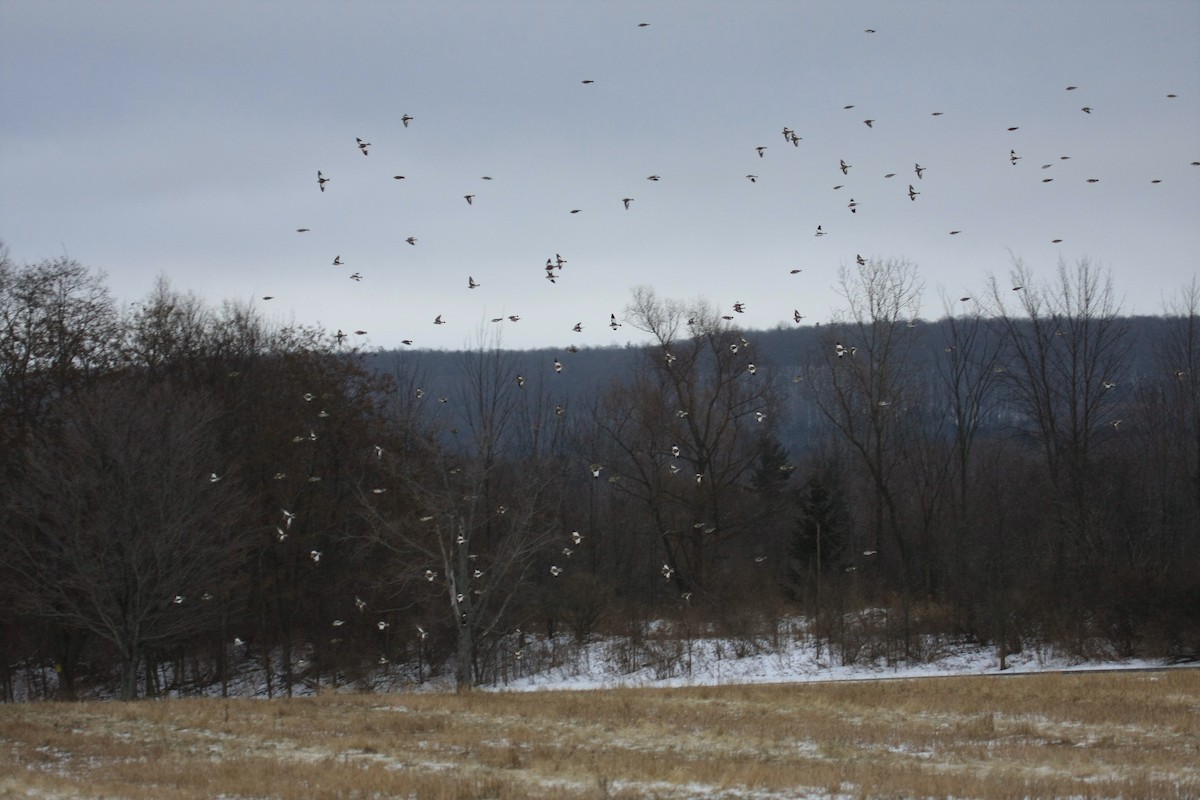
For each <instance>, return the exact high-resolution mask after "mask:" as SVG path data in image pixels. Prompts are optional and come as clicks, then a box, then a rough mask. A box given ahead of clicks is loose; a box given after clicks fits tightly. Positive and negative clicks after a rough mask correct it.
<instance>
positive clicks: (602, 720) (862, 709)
mask: <svg viewBox="0 0 1200 800" xmlns="http://www.w3.org/2000/svg"><path fill="white" fill-rule="evenodd" d="M1198 764H1200V671H1196V670H1166V671H1160V672H1145V673H1143V672H1138V673H1132V672H1131V673H1111V674H1055V675H1033V676H1024V677H1019V678H999V677H964V678H929V679H919V680H893V681H862V682H849V683H830V684H810V685H773V686H712V687H692V688H685V689H620V690H612V691H582V692H539V693H484V692H477V693H469V694H462V695H450V694H395V695H385V696H380V695H366V694H362V695H347V694H334V693H330V694H325V695H322V696H320V697H315V698H306V699H293V700H273V701H262V700H245V699H229V700H218V699H200V700H169V701H162V702H135V703H121V702H88V703H75V704H65V703H29V704H18V705H13V704H9V705H4V706H0V798H6V797H121V798H131V799H132V800H143V799H145V800H149V798H155V800H158V799H160V798H208V797H214V796H220V797H223V798H249V797H254V798H261V797H345V798H383V797H420V798H514V800H515V799H516V798H564V797H576V798H609V797H612V798H642V797H660V798H675V797H699V796H719V797H723V798H783V797H796V796H806V797H830V798H832V797H837V798H841V797H846V798H859V797H896V796H902V797H914V796H915V797H955V798H968V797H970V798H975V797H978V798H1010V797H1012V798H1024V797H1065V796H1073V797H1124V798H1129V797H1156V798H1184V797H1192V798H1194V797H1196V796H1197V794H1198V793H1200V767H1198V766H1197V765H1198Z"/></svg>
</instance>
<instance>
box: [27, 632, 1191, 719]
mask: <svg viewBox="0 0 1200 800" xmlns="http://www.w3.org/2000/svg"><path fill="white" fill-rule="evenodd" d="M802 631H803V625H802V623H800V622H799V621H794V620H793V621H786V620H785V621H783V622H781V623H780V624H779V629H778V631H777V633H776V634H775V635H772V636H769V637H763V636H759V637H741V638H738V639H730V638H722V637H703V636H695V637H679V636H672V635H669V633H668V632H667V631H666V630H665V629H656V627H655V626H654V625H649V626H647V628H646V631H645V632H647V633H648V634H649V635H648V636H639V637H637V638H636V639H632V640H631V639H630V638H628V637H620V636H599V637H593V638H592V639H591V640H589V641H588V642H587V643H584V644H580V643H578V642H575V641H573V640H572V639H571V638H570V637H569V636H567V635H560V636H557V637H554V638H553V639H548V638H545V637H539V636H532V635H526V636H522V637H521V638H520V640H519V641H517V640H514V639H513V638H512V637H508V638H506V639H504V640H502V641H501V643H500V644H499V646H498V648H497V653H498V654H499V655H498V658H497V659H496V661H497V662H499V665H498V666H496V667H495V668H494V670H493V671H492V672H491V673H490V674H489V675H488V676H486V678H485V681H484V683H483V685H482V686H481V687H480V688H482V689H484V690H486V691H522V692H525V691H555V690H588V689H611V688H619V687H634V686H639V687H654V686H658V687H678V686H717V685H725V684H755V683H810V682H818V681H850V680H884V679H898V678H923V677H937V676H952V675H988V674H994V675H1015V674H1022V673H1031V672H1056V671H1086V670H1113V669H1162V668H1168V667H1175V666H1182V667H1195V666H1197V664H1196V663H1194V662H1189V663H1185V664H1174V663H1168V662H1165V661H1163V660H1155V659H1138V658H1134V659H1123V658H1117V657H1115V656H1114V655H1111V654H1106V650H1105V648H1104V647H1103V646H1101V645H1099V644H1098V645H1097V646H1096V647H1093V648H1091V649H1092V652H1093V653H1094V654H1095V655H1094V656H1093V657H1091V658H1087V659H1085V658H1081V657H1079V656H1077V655H1072V654H1069V653H1066V652H1064V651H1062V650H1059V649H1056V648H1054V647H1050V646H1045V645H1027V646H1025V647H1024V648H1023V649H1022V650H1021V651H1020V652H1017V653H1010V654H1009V655H1008V656H1007V658H1006V667H1005V669H1004V670H1001V669H1000V658H999V654H998V653H997V651H996V648H995V647H992V646H981V645H979V644H975V643H971V642H966V641H953V640H949V639H945V638H943V637H925V638H923V639H920V640H918V642H917V644H918V646H917V647H916V648H915V650H917V651H919V652H921V653H924V654H925V655H924V656H922V657H915V658H910V659H907V660H906V659H904V658H903V657H901V655H900V654H898V653H894V654H891V655H890V656H887V657H885V656H876V657H874V658H872V657H869V656H867V655H864V653H863V652H860V653H859V654H857V655H856V656H855V657H853V658H852V659H849V658H847V659H846V660H845V661H844V658H845V654H843V653H841V652H840V651H837V650H836V649H835V650H833V651H831V650H830V648H829V647H828V645H826V644H824V643H823V642H821V641H819V640H816V639H814V638H813V637H809V636H806V635H803V633H802ZM231 655H232V656H235V658H233V659H231V660H232V661H234V662H235V663H237V659H236V656H237V655H239V653H231ZM240 655H245V650H244V648H242V652H241V653H240ZM846 661H848V662H849V663H846ZM294 664H295V665H296V669H297V672H299V673H301V674H303V678H302V679H300V680H298V681H297V682H296V683H295V684H293V687H292V693H293V694H294V695H298V696H304V695H310V694H314V693H315V692H317V691H319V690H322V689H324V690H328V689H330V688H333V689H339V690H350V691H364V690H366V691H378V692H396V691H450V690H453V688H454V684H453V665H452V664H451V663H448V664H447V665H446V666H445V668H443V669H442V670H441V671H440V672H439V673H438V674H435V675H433V676H429V675H428V674H421V675H420V677H419V679H418V673H417V670H416V667H415V665H411V664H393V663H387V664H382V665H378V666H376V667H375V668H374V669H372V670H371V671H370V672H368V673H367V674H365V675H360V676H357V677H354V678H349V677H347V676H345V675H338V676H333V675H329V674H323V675H316V674H313V673H312V672H311V669H309V668H308V665H307V663H306V661H305V659H304V658H303V656H302V655H299V654H298V657H297V658H296V659H295V661H294ZM261 667H262V664H261V660H260V659H259V658H246V659H244V660H242V661H241V662H240V663H237V666H235V670H236V676H235V677H233V678H232V679H231V680H230V682H229V684H228V687H227V690H228V692H229V694H230V695H232V696H239V697H256V698H266V697H268V694H269V693H268V691H267V685H266V681H265V679H264V676H263V673H262V669H261ZM306 670H307V672H306ZM279 672H281V670H279V669H278V668H277V670H276V678H275V681H274V685H273V691H272V692H271V693H270V694H271V695H273V696H276V697H278V696H281V695H283V694H286V691H285V690H284V688H283V686H282V685H281V682H280V680H279V678H278V674H279ZM16 677H17V680H16V682H15V687H14V688H15V690H16V691H15V695H16V699H17V700H24V699H32V698H39V697H45V696H53V694H54V686H53V682H54V678H55V676H54V672H53V670H52V669H49V668H40V669H28V668H26V669H23V670H18V671H17V673H16ZM171 677H172V676H170V675H169V674H166V675H163V676H161V684H162V685H170V684H171V683H172V680H171ZM35 684H40V685H35ZM221 691H222V689H221V686H220V684H212V685H208V686H203V687H196V686H190V687H188V688H187V689H184V690H183V691H179V692H175V691H172V692H170V694H172V695H176V694H178V695H186V696H197V695H200V696H216V695H220V694H221ZM81 694H83V695H85V696H87V697H96V698H104V697H113V696H115V694H116V692H115V685H114V686H111V687H108V686H104V685H98V686H93V687H91V688H90V689H88V690H84V691H82V692H81Z"/></svg>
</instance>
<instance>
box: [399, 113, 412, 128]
mask: <svg viewBox="0 0 1200 800" xmlns="http://www.w3.org/2000/svg"><path fill="white" fill-rule="evenodd" d="M400 121H401V122H403V123H404V127H406V128H407V127H408V123H410V122H412V121H413V118H412V117H410V116H409V115H408V114H405V115H404V116H403V117H401V118H400Z"/></svg>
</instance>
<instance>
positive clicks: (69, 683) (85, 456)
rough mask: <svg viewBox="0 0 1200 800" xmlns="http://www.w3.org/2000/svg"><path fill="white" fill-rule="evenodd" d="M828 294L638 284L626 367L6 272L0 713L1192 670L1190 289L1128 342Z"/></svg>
mask: <svg viewBox="0 0 1200 800" xmlns="http://www.w3.org/2000/svg"><path fill="white" fill-rule="evenodd" d="M838 288H839V294H840V297H841V298H842V301H843V307H842V308H840V309H839V310H838V311H837V313H836V314H835V315H834V317H833V319H832V320H831V321H829V322H825V323H823V324H819V325H811V326H810V325H803V326H802V325H797V326H796V327H794V328H790V329H783V328H780V329H776V330H769V331H752V330H743V329H741V328H739V327H738V326H737V324H736V313H729V312H728V311H727V310H725V309H724V308H718V307H717V306H716V305H714V304H713V303H711V302H709V301H705V300H703V299H700V300H680V299H675V298H666V297H660V296H658V295H657V294H656V293H655V291H654V290H653V289H651V288H649V287H638V288H635V289H633V290H632V292H631V298H630V302H629V305H628V307H627V308H626V309H625V312H624V319H623V323H624V325H625V326H627V329H631V330H636V331H638V332H639V333H640V334H641V335H643V336H644V338H645V340H646V341H647V342H648V344H644V345H638V346H633V345H630V346H626V347H615V348H558V349H546V350H538V351H510V350H506V349H504V348H503V347H502V346H501V344H502V343H501V341H500V338H499V337H498V336H497V335H496V334H495V332H494V329H491V328H482V329H481V330H479V331H478V332H477V334H476V336H475V340H474V344H473V345H472V346H470V347H465V348H464V349H463V350H462V351H459V352H453V353H451V352H419V351H404V352H367V351H363V350H361V349H358V348H356V347H355V346H353V345H351V344H350V343H349V341H348V339H347V338H346V337H345V335H344V334H342V332H340V331H327V330H322V329H320V328H318V327H315V326H306V325H282V324H278V323H276V322H272V321H270V320H269V319H268V318H267V317H266V316H265V315H264V313H263V312H262V310H261V309H260V308H257V307H255V306H254V305H253V304H249V303H238V302H225V303H223V304H221V305H219V306H212V305H210V304H209V303H207V302H206V301H204V300H202V299H201V298H200V297H199V296H197V295H195V294H191V293H188V292H186V291H181V290H178V289H176V288H174V287H172V286H171V285H170V284H169V283H168V282H167V281H166V279H160V281H159V283H158V284H157V286H156V288H155V289H154V290H153V291H152V292H151V293H150V294H149V295H148V296H147V297H146V298H144V299H143V300H141V301H140V302H138V303H135V304H133V305H131V306H126V305H123V304H120V303H118V302H117V301H116V300H114V298H113V297H112V294H111V292H110V290H109V288H108V287H107V285H106V283H105V277H104V275H103V274H101V273H98V272H95V271H93V270H91V269H89V268H87V267H86V266H84V265H82V264H80V263H78V262H76V261H74V260H71V259H69V258H65V257H64V258H58V259H50V260H45V261H42V262H39V263H33V264H18V263H15V261H14V260H13V259H12V258H11V257H10V256H9V255H8V253H7V251H0V509H2V511H0V546H2V547H3V552H4V558H3V559H0V696H3V698H4V699H6V700H9V701H11V700H13V699H18V693H16V692H15V690H14V686H15V685H16V684H17V683H18V682H19V681H24V682H25V683H26V684H29V683H30V682H31V681H32V682H33V683H37V680H41V684H39V685H41V686H42V691H43V695H44V696H53V697H62V698H70V697H76V696H83V695H89V696H90V695H95V694H96V693H97V692H99V693H107V696H119V697H121V698H129V699H132V698H137V697H145V696H158V695H162V694H164V693H182V694H186V693H188V692H198V691H201V690H205V689H210V688H211V687H214V686H220V687H222V690H225V689H226V688H227V687H228V685H229V683H230V682H231V681H232V680H233V679H234V678H235V677H236V672H237V670H239V669H242V668H244V666H245V665H246V664H247V663H250V662H257V663H258V664H259V665H260V667H261V669H262V670H263V673H264V674H265V676H266V680H267V684H266V691H267V694H269V695H272V696H274V695H286V694H290V693H291V692H293V691H294V690H295V689H296V687H300V686H308V687H311V686H314V685H316V686H320V685H354V684H355V682H356V681H359V680H361V679H362V677H363V676H365V675H369V674H371V673H372V671H377V670H380V669H388V670H395V671H398V672H401V673H403V674H404V675H407V676H409V677H410V679H411V681H412V682H413V683H420V682H421V681H424V680H427V679H429V678H430V677H431V676H434V675H452V676H453V681H454V684H455V685H456V686H457V687H458V688H459V689H460V690H463V691H466V690H469V689H471V688H472V687H475V686H481V685H490V684H495V683H497V682H499V681H501V680H502V678H503V676H505V675H507V674H511V673H513V672H515V671H519V670H521V669H528V668H529V667H528V665H527V664H526V665H523V664H522V658H523V656H524V654H525V648H526V647H527V646H528V645H529V643H530V642H531V641H532V640H533V639H534V638H535V637H538V638H541V639H543V640H544V639H546V638H554V637H560V638H565V639H567V640H569V641H575V642H586V641H588V640H590V639H591V638H592V637H595V636H599V635H619V636H624V637H627V640H628V641H629V642H631V643H635V644H636V643H637V642H639V641H641V640H642V639H643V638H644V637H646V636H647V632H648V631H651V630H655V629H657V628H656V626H661V625H664V624H671V625H677V626H681V625H686V626H691V628H692V629H703V630H706V631H711V632H714V633H716V634H718V635H726V636H729V637H730V638H731V639H735V640H741V641H748V642H753V641H754V639H755V637H757V636H759V633H760V632H761V631H766V630H770V629H771V628H772V626H773V625H774V623H775V622H776V621H777V620H778V619H780V618H783V617H788V616H791V617H796V618H803V619H804V620H805V622H806V625H807V630H808V631H809V635H811V636H814V637H818V638H819V639H820V640H822V641H824V642H826V643H827V645H828V647H829V650H830V652H831V653H835V654H837V657H838V658H840V659H841V660H842V661H843V662H844V663H848V662H849V661H853V660H856V659H886V660H888V661H895V662H899V661H914V660H920V659H923V658H927V657H929V656H930V653H928V652H927V651H926V650H927V643H928V642H929V641H930V638H929V637H930V636H931V635H936V636H940V637H955V638H958V639H960V640H962V641H972V642H979V643H985V644H988V645H989V646H994V647H995V648H996V650H997V652H998V653H999V657H1000V663H1001V664H1002V665H1003V663H1004V659H1005V657H1006V656H1007V655H1010V654H1012V653H1016V652H1020V651H1021V650H1022V649H1023V648H1027V647H1031V646H1033V645H1035V644H1041V643H1049V644H1052V645H1054V646H1056V647H1060V648H1063V649H1065V650H1067V651H1069V652H1071V653H1073V654H1076V655H1078V657H1080V658H1089V657H1093V656H1095V655H1097V654H1101V653H1104V654H1115V655H1119V656H1142V657H1161V658H1168V659H1179V660H1184V659H1195V658H1197V657H1200V284H1196V283H1195V282H1193V283H1192V284H1191V285H1189V286H1183V287H1179V288H1178V289H1176V290H1175V292H1174V293H1173V294H1172V295H1171V296H1170V298H1169V299H1168V300H1167V301H1166V303H1165V306H1164V308H1163V311H1162V313H1161V314H1160V315H1158V316H1154V317H1131V316H1127V315H1125V314H1124V313H1123V312H1122V309H1121V307H1120V302H1119V299H1118V294H1117V290H1116V289H1115V288H1114V286H1113V281H1112V276H1111V274H1110V273H1109V272H1108V271H1107V270H1104V269H1101V268H1100V267H1098V266H1097V265H1096V264H1095V263H1094V262H1091V261H1089V260H1086V259H1084V260H1080V261H1078V262H1076V263H1073V264H1067V263H1059V264H1058V265H1057V267H1056V268H1055V269H1053V270H1050V271H1049V272H1048V273H1046V274H1037V273H1035V272H1034V270H1032V269H1031V268H1029V267H1027V266H1026V265H1024V264H1022V263H1020V262H1019V261H1018V262H1015V263H1014V264H1012V265H1011V269H1010V270H1009V271H1008V272H1006V273H1005V274H1004V275H1002V276H1000V275H993V276H990V277H988V279H987V280H986V282H985V285H983V286H981V287H980V288H979V292H978V294H977V295H975V296H973V297H963V298H957V297H956V298H949V297H943V298H942V303H943V308H944V313H943V316H942V317H941V318H940V319H938V320H936V321H928V320H924V319H921V318H920V317H919V315H918V309H919V308H920V304H921V302H922V298H923V297H924V295H925V293H926V289H925V286H924V284H923V281H922V280H921V277H920V272H919V269H918V267H917V266H916V265H915V264H913V263H911V262H908V261H904V260H900V259H890V260H871V261H867V262H866V263H863V264H860V265H855V266H850V267H843V268H842V269H841V270H840V272H839V275H838ZM631 646H632V645H631ZM631 658H632V656H631ZM38 676H42V677H41V678H38Z"/></svg>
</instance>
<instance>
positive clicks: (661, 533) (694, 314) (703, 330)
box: [596, 287, 786, 592]
mask: <svg viewBox="0 0 1200 800" xmlns="http://www.w3.org/2000/svg"><path fill="white" fill-rule="evenodd" d="M625 318H626V321H627V322H628V324H630V325H632V326H634V327H636V328H638V329H639V330H642V331H645V332H647V333H649V334H650V335H651V336H652V337H653V340H654V342H653V344H652V345H651V347H650V348H649V349H648V350H647V352H646V358H645V359H644V360H643V362H642V364H641V365H640V367H639V368H638V369H637V371H636V372H635V373H634V374H633V375H632V376H631V379H630V380H629V381H628V382H626V383H622V384H618V385H616V386H614V387H613V388H612V389H611V390H610V392H609V394H608V396H607V397H606V398H605V400H604V401H603V403H602V405H601V407H600V408H599V410H600V412H601V413H600V416H599V417H598V418H597V420H596V421H597V424H598V425H599V427H600V428H601V430H602V431H603V433H604V434H605V439H606V441H607V446H608V448H609V452H610V454H611V458H608V459H600V460H601V461H603V462H604V463H603V464H602V466H603V467H605V468H606V469H607V470H608V477H609V479H610V481H612V486H613V489H614V491H617V492H620V493H623V494H627V495H629V496H631V497H633V498H636V499H637V500H638V501H639V505H640V506H642V507H643V508H645V509H646V511H647V517H646V521H647V531H646V532H647V533H649V534H650V535H651V536H654V537H659V539H660V541H661V543H662V547H663V557H664V558H665V562H664V567H663V569H662V572H663V574H664V575H666V576H667V578H668V580H671V581H673V582H674V583H675V584H676V585H677V586H678V587H679V588H680V589H681V590H687V591H693V590H698V591H701V592H703V591H707V590H710V589H711V588H712V586H713V580H714V578H715V577H716V576H715V575H714V574H713V569H714V565H715V564H716V563H717V562H718V561H719V559H720V557H721V555H722V553H725V554H728V545H729V544H730V543H731V542H733V541H734V540H736V539H740V538H742V537H745V536H747V535H748V534H749V533H751V532H752V531H754V530H755V529H756V523H761V522H762V521H763V519H764V517H765V516H766V515H765V513H763V512H764V511H765V509H764V507H763V505H762V504H759V503H756V502H755V500H756V496H755V492H756V488H755V477H756V471H757V469H758V467H759V466H760V464H761V463H762V460H763V458H764V455H765V454H766V452H767V450H768V449H769V443H770V441H771V440H770V437H769V431H770V429H771V426H772V423H773V421H774V418H775V416H776V415H777V413H778V404H777V403H776V401H775V397H774V393H773V391H772V389H771V383H770V378H769V377H768V375H769V371H770V369H769V365H768V364H767V363H765V361H761V360H760V359H757V358H756V356H755V352H754V347H753V343H752V342H750V341H749V340H747V339H746V338H745V337H744V336H743V335H742V334H741V332H740V331H739V330H737V329H736V328H735V327H733V326H732V325H730V324H728V322H729V320H726V319H724V318H723V317H722V315H720V314H719V313H718V312H717V311H716V310H715V309H714V308H712V306H711V305H709V304H707V303H704V302H699V303H697V304H695V306H694V307H690V308H689V307H687V306H685V305H684V304H682V303H680V302H677V301H671V300H661V299H659V298H658V297H657V296H656V295H655V294H654V292H653V290H651V289H649V288H647V287H640V288H638V289H636V290H635V291H634V297H633V301H632V302H631V303H630V305H629V306H628V308H627V309H626V317H625ZM779 466H785V465H782V464H777V465H776V468H777V469H778V467H779ZM760 477H761V476H760ZM785 477H786V476H785ZM760 484H761V486H760V488H763V489H765V488H768V487H769V488H771V489H776V488H777V483H776V482H774V481H769V482H767V481H760ZM653 554H654V555H657V553H653ZM652 557H653V555H652ZM654 569H655V570H656V571H657V570H658V569H659V566H658V565H655V566H654Z"/></svg>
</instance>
